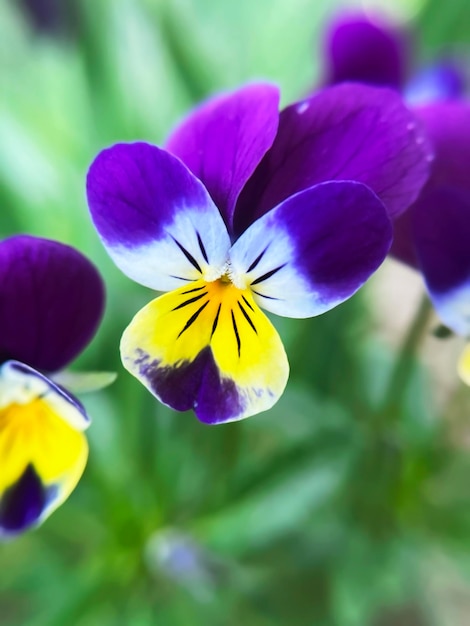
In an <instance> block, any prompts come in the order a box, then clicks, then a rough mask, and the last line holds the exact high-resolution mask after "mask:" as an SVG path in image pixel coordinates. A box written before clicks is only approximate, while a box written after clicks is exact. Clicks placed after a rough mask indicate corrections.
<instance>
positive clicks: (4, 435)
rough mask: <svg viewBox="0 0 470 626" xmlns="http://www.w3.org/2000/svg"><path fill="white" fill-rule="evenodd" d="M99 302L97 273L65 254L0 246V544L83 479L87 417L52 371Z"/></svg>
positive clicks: (70, 355) (24, 238) (78, 341)
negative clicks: (56, 379) (81, 477)
mask: <svg viewBox="0 0 470 626" xmlns="http://www.w3.org/2000/svg"><path fill="white" fill-rule="evenodd" d="M103 304H104V290H103V283H102V281H101V278H100V276H99V274H98V272H97V270H96V269H95V267H94V266H93V265H92V264H91V263H90V262H89V261H88V260H87V259H86V258H85V257H84V256H83V255H82V254H80V253H79V252H77V251H76V250H74V249H73V248H70V247H69V246H66V245H64V244H61V243H58V242H55V241H49V240H46V239H40V238H36V237H32V236H28V235H18V236H14V237H10V238H9V239H5V240H4V241H2V242H1V243H0V327H1V329H2V332H1V335H0V359H1V360H0V363H1V365H0V467H1V472H0V537H9V536H12V535H15V534H18V533H21V532H22V531H24V530H27V529H28V528H30V527H33V526H36V525H38V524H39V523H40V522H42V521H43V520H44V519H45V518H46V517H47V516H49V515H50V514H51V513H52V511H54V509H56V508H57V507H58V506H59V505H60V504H61V503H62V502H63V501H64V500H65V499H66V498H67V497H68V496H69V494H70V493H71V491H72V490H73V489H74V487H75V485H76V484H77V482H78V480H79V478H80V476H81V475H82V473H83V470H84V468H85V464H86V460H87V456H88V445H87V440H86V438H85V435H84V433H83V431H84V430H85V429H86V428H87V427H88V424H89V418H88V416H87V413H86V411H85V408H84V407H83V405H82V404H81V403H80V402H79V401H78V400H77V399H76V398H75V397H74V396H73V395H71V394H70V393H69V392H68V391H67V390H66V389H64V388H63V387H62V386H61V385H60V384H59V383H57V382H55V374H56V373H58V372H60V370H62V369H63V368H64V367H65V366H66V365H67V364H68V363H70V362H71V361H72V360H73V359H74V358H75V357H76V356H77V355H78V354H79V353H80V352H81V351H82V349H83V348H84V347H85V346H86V344H87V343H88V342H89V341H90V340H91V338H92V336H93V334H94V333H95V330H96V328H97V326H98V323H99V321H100V319H101V315H102V312H103Z"/></svg>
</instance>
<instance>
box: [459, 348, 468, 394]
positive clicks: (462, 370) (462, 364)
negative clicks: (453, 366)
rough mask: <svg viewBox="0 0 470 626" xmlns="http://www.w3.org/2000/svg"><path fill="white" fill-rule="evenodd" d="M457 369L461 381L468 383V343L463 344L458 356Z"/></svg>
mask: <svg viewBox="0 0 470 626" xmlns="http://www.w3.org/2000/svg"><path fill="white" fill-rule="evenodd" d="M457 371H458V374H459V376H460V378H461V379H462V380H463V382H464V383H465V384H467V385H470V344H467V345H466V346H465V348H464V350H463V352H462V354H461V356H460V359H459V362H458V364H457Z"/></svg>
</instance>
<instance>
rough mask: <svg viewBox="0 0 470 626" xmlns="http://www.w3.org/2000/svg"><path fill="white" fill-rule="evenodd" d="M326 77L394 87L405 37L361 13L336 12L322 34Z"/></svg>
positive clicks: (330, 80)
mask: <svg viewBox="0 0 470 626" xmlns="http://www.w3.org/2000/svg"><path fill="white" fill-rule="evenodd" d="M325 39H326V40H325V58H326V63H327V67H326V81H325V82H327V83H330V84H331V83H340V82H345V81H358V82H363V83H368V84H370V85H378V86H381V85H383V86H388V87H396V88H397V89H399V88H400V87H401V85H402V84H403V80H404V74H405V67H406V61H407V59H406V57H407V41H406V39H405V36H404V33H402V32H399V31H398V29H396V28H394V27H393V26H392V25H391V24H386V23H385V22H382V21H380V20H377V21H371V20H369V19H367V18H365V17H364V16H363V15H362V14H361V13H349V14H346V15H345V14H341V15H339V16H338V17H337V18H336V19H335V20H333V22H332V23H331V24H330V25H329V28H328V30H327V33H326V38H325Z"/></svg>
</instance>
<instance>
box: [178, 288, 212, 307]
mask: <svg viewBox="0 0 470 626" xmlns="http://www.w3.org/2000/svg"><path fill="white" fill-rule="evenodd" d="M206 295H207V291H205V292H204V293H200V294H199V295H197V296H194V298H189V300H186V301H185V302H182V303H181V304H178V306H175V307H174V308H173V309H171V310H172V311H177V310H178V309H182V308H183V307H184V306H188V304H192V303H193V302H197V301H198V300H200V299H201V298H203V297H204V296H206Z"/></svg>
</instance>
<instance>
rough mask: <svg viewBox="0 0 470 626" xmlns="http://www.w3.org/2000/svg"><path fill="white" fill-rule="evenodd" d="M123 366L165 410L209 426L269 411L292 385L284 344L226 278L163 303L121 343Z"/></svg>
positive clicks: (144, 314)
mask: <svg viewBox="0 0 470 626" xmlns="http://www.w3.org/2000/svg"><path fill="white" fill-rule="evenodd" d="M121 356H122V360H123V363H124V366H125V367H126V368H127V369H128V370H129V371H130V372H131V373H132V374H133V375H134V376H136V377H137V378H138V379H139V380H140V381H141V382H142V383H143V384H144V385H145V386H146V387H147V388H148V389H149V390H150V391H151V392H152V393H153V394H154V395H155V396H156V397H157V398H159V399H160V400H161V401H162V402H163V403H164V404H167V405H168V406H170V407H172V408H173V409H176V410H178V411H186V410H188V409H194V411H195V413H196V415H197V417H198V418H199V419H200V420H201V421H202V422H205V423H208V424H216V423H220V422H229V421H234V420H239V419H242V418H244V417H248V416H250V415H254V414H256V413H259V412H261V411H265V410H267V409H269V408H270V407H271V406H273V404H274V403H275V402H276V401H277V400H278V398H279V396H280V395H281V394H282V392H283V390H284V387H285V385H286V383H287V378H288V371H289V366H288V362H287V357H286V354H285V351H284V347H283V345H282V342H281V339H280V337H279V335H278V333H277V331H276V330H275V329H274V327H273V326H272V324H271V322H270V321H269V320H268V318H267V317H266V316H265V315H264V313H263V312H262V311H261V310H260V309H259V307H258V306H257V305H256V303H255V302H254V300H253V296H252V295H251V293H250V291H249V290H240V289H238V288H236V287H235V286H234V285H233V284H232V283H230V282H229V281H228V279H227V278H225V277H223V278H221V279H219V280H216V281H212V282H209V283H208V282H205V281H202V280H200V281H196V282H194V283H192V284H191V285H189V286H188V287H186V288H184V287H183V288H180V289H178V290H175V291H173V292H170V293H167V294H165V295H163V296H160V297H159V298H157V299H156V300H153V301H152V302H150V303H149V304H148V305H147V306H146V307H144V308H143V309H142V310H141V311H139V313H137V315H136V316H135V317H134V319H133V320H132V322H131V324H130V325H129V327H128V328H127V329H126V331H125V332H124V335H123V337H122V340H121Z"/></svg>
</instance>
